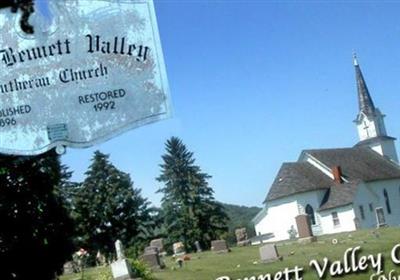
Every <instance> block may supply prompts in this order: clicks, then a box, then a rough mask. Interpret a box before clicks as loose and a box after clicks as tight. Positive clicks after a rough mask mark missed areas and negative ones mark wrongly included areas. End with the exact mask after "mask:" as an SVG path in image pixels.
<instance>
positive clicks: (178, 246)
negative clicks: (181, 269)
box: [172, 242, 186, 256]
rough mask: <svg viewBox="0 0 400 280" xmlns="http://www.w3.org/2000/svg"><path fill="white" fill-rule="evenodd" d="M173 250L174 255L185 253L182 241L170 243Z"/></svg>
mask: <svg viewBox="0 0 400 280" xmlns="http://www.w3.org/2000/svg"><path fill="white" fill-rule="evenodd" d="M172 248H173V251H174V255H177V256H179V255H184V254H186V251H185V246H184V245H183V243H182V242H176V243H174V244H173V245H172Z"/></svg>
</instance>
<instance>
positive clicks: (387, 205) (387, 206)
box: [383, 189, 392, 214]
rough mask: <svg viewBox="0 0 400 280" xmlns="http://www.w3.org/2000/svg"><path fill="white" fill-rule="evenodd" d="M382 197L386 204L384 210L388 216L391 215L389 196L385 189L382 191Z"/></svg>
mask: <svg viewBox="0 0 400 280" xmlns="http://www.w3.org/2000/svg"><path fill="white" fill-rule="evenodd" d="M383 196H384V197H385V203H386V209H387V212H388V214H391V213H392V209H391V208H390V201H389V196H388V193H387V191H386V189H384V190H383Z"/></svg>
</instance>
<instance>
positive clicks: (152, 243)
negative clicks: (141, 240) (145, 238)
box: [150, 238, 164, 253]
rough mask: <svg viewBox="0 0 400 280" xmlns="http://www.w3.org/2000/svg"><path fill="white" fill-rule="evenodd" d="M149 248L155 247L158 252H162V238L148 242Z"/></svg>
mask: <svg viewBox="0 0 400 280" xmlns="http://www.w3.org/2000/svg"><path fill="white" fill-rule="evenodd" d="M150 246H151V247H157V249H158V252H160V253H161V252H164V240H163V239H162V238H159V239H153V240H151V241H150Z"/></svg>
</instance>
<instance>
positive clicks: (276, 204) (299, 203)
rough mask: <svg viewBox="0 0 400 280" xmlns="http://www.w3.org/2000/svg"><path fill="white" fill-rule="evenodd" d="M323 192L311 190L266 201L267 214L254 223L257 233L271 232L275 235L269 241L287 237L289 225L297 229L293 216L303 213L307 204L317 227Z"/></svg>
mask: <svg viewBox="0 0 400 280" xmlns="http://www.w3.org/2000/svg"><path fill="white" fill-rule="evenodd" d="M324 193H325V191H324V190H320V191H312V192H306V193H300V194H296V195H292V196H290V197H286V198H281V199H276V200H274V201H271V202H267V204H266V208H267V209H266V211H267V214H266V215H265V217H264V218H263V219H261V221H259V222H258V223H257V224H256V225H255V230H256V233H257V235H260V234H266V233H273V234H274V235H275V237H274V238H273V239H270V240H269V241H279V240H286V239H289V234H288V230H289V229H290V228H291V226H294V228H295V229H296V230H297V226H296V220H295V217H296V216H298V215H299V214H304V213H305V207H306V205H307V204H310V205H311V207H313V209H314V212H315V220H316V223H317V225H316V226H315V227H319V225H320V217H319V214H318V213H317V210H318V208H319V205H320V203H321V200H322V197H323V195H324ZM315 227H314V228H315Z"/></svg>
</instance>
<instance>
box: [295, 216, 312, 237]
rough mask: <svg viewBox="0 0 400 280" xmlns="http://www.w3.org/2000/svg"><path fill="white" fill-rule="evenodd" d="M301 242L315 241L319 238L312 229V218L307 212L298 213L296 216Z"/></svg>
mask: <svg viewBox="0 0 400 280" xmlns="http://www.w3.org/2000/svg"><path fill="white" fill-rule="evenodd" d="M295 219H296V224H297V230H298V234H299V243H302V244H304V243H310V242H315V241H316V240H317V239H316V237H315V236H314V235H313V232H312V229H311V223H310V218H309V217H308V215H306V214H302V215H298V216H297V217H296V218H295Z"/></svg>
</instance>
